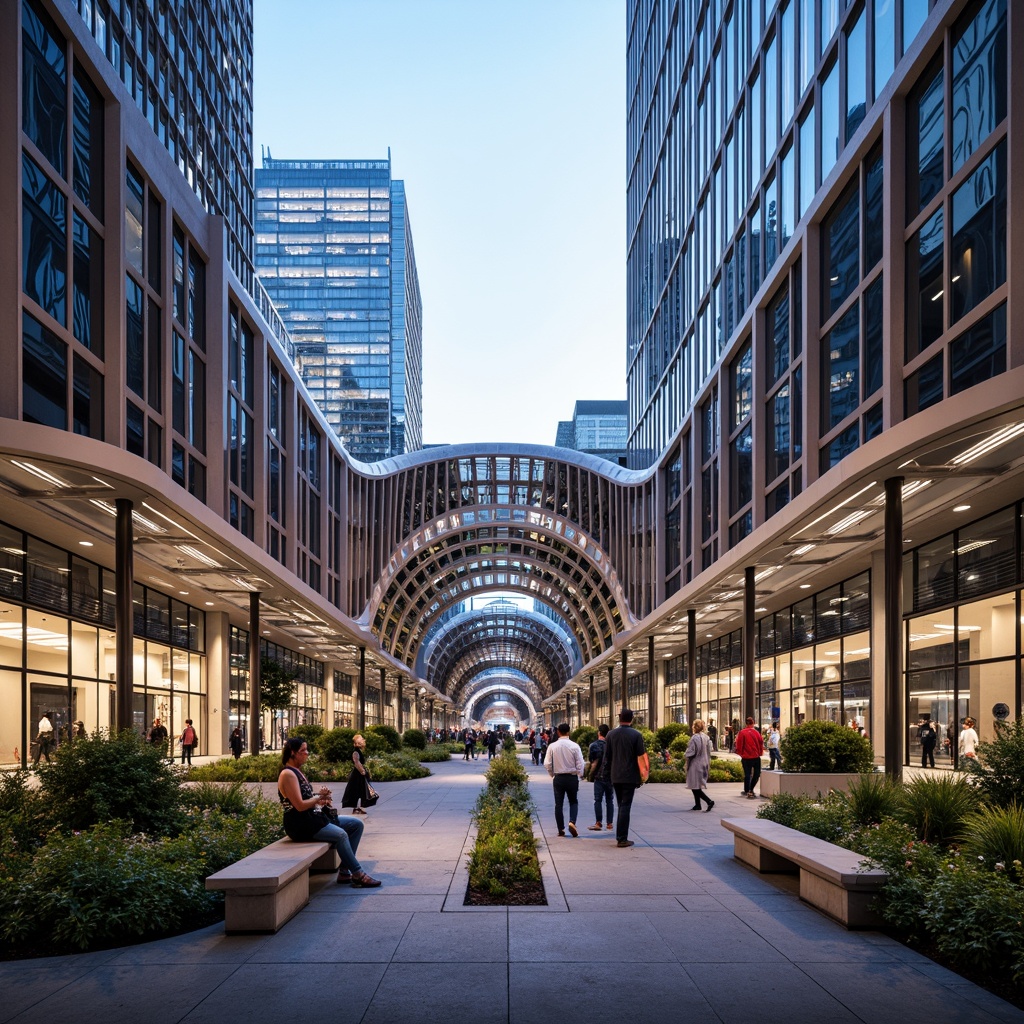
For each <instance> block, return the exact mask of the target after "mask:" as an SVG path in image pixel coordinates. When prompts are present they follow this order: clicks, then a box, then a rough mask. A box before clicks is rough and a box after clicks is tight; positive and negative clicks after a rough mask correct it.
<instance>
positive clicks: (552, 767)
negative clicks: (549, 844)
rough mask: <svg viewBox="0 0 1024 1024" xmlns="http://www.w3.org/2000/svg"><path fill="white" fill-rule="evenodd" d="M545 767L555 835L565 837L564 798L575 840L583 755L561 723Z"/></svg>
mask: <svg viewBox="0 0 1024 1024" xmlns="http://www.w3.org/2000/svg"><path fill="white" fill-rule="evenodd" d="M544 767H545V768H547V770H548V775H550V776H551V785H552V789H554V791H555V824H556V825H557V826H558V834H559V835H560V836H564V835H565V816H564V814H563V807H564V804H565V798H566V796H568V797H569V834H570V835H571V836H572V837H573V839H575V838H576V836H578V835H579V830H578V829H577V828H576V815H577V814H578V813H579V809H580V803H579V792H580V779H582V778H583V772H584V771H585V770H586V766H585V765H584V764H583V751H582V750H580V745H579V744H578V743H573V741H572V740H571V739H569V725H568V723H566V722H562V724H561V725H559V727H558V739H557V740H555V742H554V743H552V744H551V745H550V746H549V747H548V751H547V753H546V754H545V755H544Z"/></svg>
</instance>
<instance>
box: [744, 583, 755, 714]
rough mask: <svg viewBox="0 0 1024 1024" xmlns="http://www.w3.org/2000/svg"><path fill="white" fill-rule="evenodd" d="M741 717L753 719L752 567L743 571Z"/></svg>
mask: <svg viewBox="0 0 1024 1024" xmlns="http://www.w3.org/2000/svg"><path fill="white" fill-rule="evenodd" d="M743 577H744V580H743V702H742V703H743V715H744V717H746V718H755V717H756V716H755V714H754V694H755V692H756V690H755V687H754V607H755V605H756V598H755V597H754V567H753V566H752V565H748V566H747V567H746V569H745V570H744V571H743Z"/></svg>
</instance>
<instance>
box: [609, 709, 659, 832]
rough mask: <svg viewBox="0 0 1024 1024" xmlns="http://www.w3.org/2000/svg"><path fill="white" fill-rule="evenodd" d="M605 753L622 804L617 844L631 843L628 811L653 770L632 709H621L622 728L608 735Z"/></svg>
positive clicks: (619, 801) (616, 825)
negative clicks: (635, 723) (634, 724)
mask: <svg viewBox="0 0 1024 1024" xmlns="http://www.w3.org/2000/svg"><path fill="white" fill-rule="evenodd" d="M604 756H605V757H606V758H607V759H608V774H609V776H610V778H611V782H612V788H613V789H614V790H615V799H616V800H617V801H618V804H619V813H618V817H617V818H616V819H615V842H616V845H617V846H622V847H625V846H632V845H633V840H632V839H630V838H629V812H630V808H631V807H632V806H633V795H634V794H635V793H636V791H637V789H638V788H639V787H640V786H642V785H643V784H644V783H645V782H646V781H647V776H648V775H650V772H651V764H650V760H649V758H648V757H647V750H646V748H645V747H644V738H643V736H641V735H640V733H638V732H637V731H636V729H634V728H633V712H632V711H630V709H629V708H623V709H622V710H621V711H620V712H619V727H618V728H617V729H612V731H611V732H610V733H608V735H607V736H606V737H605V741H604Z"/></svg>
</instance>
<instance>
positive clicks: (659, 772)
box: [647, 768, 686, 783]
mask: <svg viewBox="0 0 1024 1024" xmlns="http://www.w3.org/2000/svg"><path fill="white" fill-rule="evenodd" d="M647 781H648V782H676V783H679V782H686V773H685V772H681V771H676V770H675V769H673V768H652V769H651V774H650V776H649V777H648V779H647Z"/></svg>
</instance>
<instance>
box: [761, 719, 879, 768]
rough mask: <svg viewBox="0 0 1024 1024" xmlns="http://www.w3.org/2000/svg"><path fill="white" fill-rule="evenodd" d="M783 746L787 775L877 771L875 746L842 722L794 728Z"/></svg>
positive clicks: (784, 738) (782, 751)
mask: <svg viewBox="0 0 1024 1024" xmlns="http://www.w3.org/2000/svg"><path fill="white" fill-rule="evenodd" d="M779 746H780V752H781V754H782V763H783V764H784V765H785V766H786V771H787V772H857V773H864V772H870V771H873V770H874V753H873V751H872V748H871V742H870V741H869V740H868V739H867V738H866V737H864V736H861V734H860V733H859V732H857V730H856V729H850V728H848V727H846V726H842V725H840V724H839V723H838V722H819V721H815V720H812V721H808V722H802V723H801V724H800V725H793V726H790V727H789V728H788V729H787V730H786V734H785V736H783V738H782V742H781V744H780V745H779Z"/></svg>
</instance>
